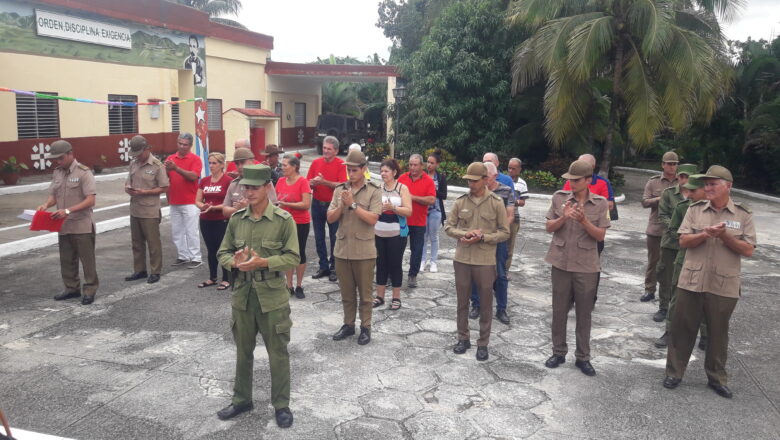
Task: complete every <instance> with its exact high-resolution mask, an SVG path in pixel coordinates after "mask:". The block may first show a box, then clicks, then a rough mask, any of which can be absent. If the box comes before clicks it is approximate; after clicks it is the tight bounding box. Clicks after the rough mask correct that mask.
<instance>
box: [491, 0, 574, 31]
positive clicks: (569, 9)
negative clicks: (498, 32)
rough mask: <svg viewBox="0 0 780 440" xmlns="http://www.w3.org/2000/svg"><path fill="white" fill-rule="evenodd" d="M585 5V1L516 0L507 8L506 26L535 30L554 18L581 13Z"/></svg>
mask: <svg viewBox="0 0 780 440" xmlns="http://www.w3.org/2000/svg"><path fill="white" fill-rule="evenodd" d="M587 4H588V1H587V0H518V1H515V2H513V3H512V4H511V5H510V7H509V9H508V11H507V18H506V24H507V25H508V26H510V27H513V26H525V27H527V28H528V29H529V30H536V29H538V28H539V27H541V26H542V25H543V24H545V23H546V22H547V21H549V20H552V19H554V18H556V17H561V16H566V15H573V14H579V13H581V12H583V11H584V10H585V8H586V6H587Z"/></svg>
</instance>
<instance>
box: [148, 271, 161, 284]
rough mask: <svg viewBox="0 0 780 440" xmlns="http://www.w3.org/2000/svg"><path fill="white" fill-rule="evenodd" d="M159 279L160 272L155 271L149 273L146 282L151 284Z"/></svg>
mask: <svg viewBox="0 0 780 440" xmlns="http://www.w3.org/2000/svg"><path fill="white" fill-rule="evenodd" d="M158 281H160V274H158V273H153V274H151V275H149V279H148V280H146V282H147V283H149V284H154V283H156V282H158Z"/></svg>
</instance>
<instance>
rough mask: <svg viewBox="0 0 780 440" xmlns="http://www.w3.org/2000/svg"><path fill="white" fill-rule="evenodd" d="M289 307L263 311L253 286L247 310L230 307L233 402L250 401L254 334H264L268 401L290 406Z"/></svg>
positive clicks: (278, 406) (243, 402)
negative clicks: (234, 353) (232, 344)
mask: <svg viewBox="0 0 780 440" xmlns="http://www.w3.org/2000/svg"><path fill="white" fill-rule="evenodd" d="M291 327H292V320H290V307H289V306H288V307H283V308H281V309H277V310H272V311H270V312H268V313H263V311H262V310H261V309H260V303H259V302H258V300H257V292H256V291H255V290H254V288H253V289H252V290H251V291H250V292H249V301H248V303H247V309H246V311H242V310H236V308H233V325H232V330H233V340H234V341H235V342H236V381H235V384H234V386H233V405H245V404H248V403H251V402H252V371H253V367H254V351H255V345H256V342H257V333H260V335H261V336H262V337H263V343H265V349H266V351H267V352H268V364H269V366H270V369H271V404H273V406H274V408H275V409H280V408H287V407H289V406H290V355H289V354H288V353H287V344H288V343H289V342H290V328H291Z"/></svg>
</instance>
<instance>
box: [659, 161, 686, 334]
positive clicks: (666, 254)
mask: <svg viewBox="0 0 780 440" xmlns="http://www.w3.org/2000/svg"><path fill="white" fill-rule="evenodd" d="M696 173H697V169H696V165H693V164H690V163H686V164H682V165H680V166H678V167H677V185H674V186H670V187H669V188H666V189H665V190H664V191H663V192H662V193H661V200H660V201H659V202H658V220H660V222H661V223H662V224H663V233H662V235H661V258H660V259H659V260H658V265H657V266H656V277H657V278H658V300H659V301H658V311H657V312H655V314H654V315H653V321H655V322H662V321H663V320H664V319H666V311H667V310H669V301H670V300H671V298H672V272H673V270H674V269H673V267H672V266H673V262H674V257H676V256H677V250H678V249H680V246H679V244H678V243H677V239H676V238H675V239H672V237H671V233H670V231H669V221H670V220H671V219H672V211H674V207H675V206H677V204H678V203H680V201H682V200H683V198H684V197H683V195H682V193H681V189H682V185H684V184H685V183H686V182H688V176H690V175H691V174H696ZM675 232H676V231H675Z"/></svg>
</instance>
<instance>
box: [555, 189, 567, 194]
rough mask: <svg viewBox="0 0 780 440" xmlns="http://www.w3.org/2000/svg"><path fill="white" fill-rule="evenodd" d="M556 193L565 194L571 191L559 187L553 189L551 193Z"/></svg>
mask: <svg viewBox="0 0 780 440" xmlns="http://www.w3.org/2000/svg"><path fill="white" fill-rule="evenodd" d="M556 194H566V195H568V194H571V191H569V190H566V189H559V190H558V191H555V192H554V193H553V195H556Z"/></svg>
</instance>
